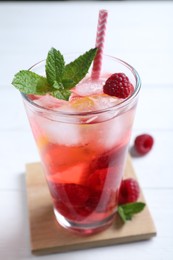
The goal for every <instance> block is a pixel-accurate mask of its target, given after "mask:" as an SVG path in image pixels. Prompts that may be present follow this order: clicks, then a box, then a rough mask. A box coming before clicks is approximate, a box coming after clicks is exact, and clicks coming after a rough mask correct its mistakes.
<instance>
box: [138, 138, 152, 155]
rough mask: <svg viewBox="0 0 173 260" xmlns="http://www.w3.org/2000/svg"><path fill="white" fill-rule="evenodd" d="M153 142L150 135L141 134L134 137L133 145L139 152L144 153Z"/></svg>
mask: <svg viewBox="0 0 173 260" xmlns="http://www.w3.org/2000/svg"><path fill="white" fill-rule="evenodd" d="M153 144H154V139H153V137H152V136H151V135H149V134H142V135H138V136H137V137H136V138H135V142H134V147H135V150H136V151H137V152H138V153H139V154H141V155H144V154H146V153H148V152H149V151H150V150H151V148H152V146H153Z"/></svg>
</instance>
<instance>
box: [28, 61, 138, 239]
mask: <svg viewBox="0 0 173 260" xmlns="http://www.w3.org/2000/svg"><path fill="white" fill-rule="evenodd" d="M105 59H108V60H109V61H110V62H109V68H108V71H109V72H110V73H109V75H110V74H111V73H112V72H115V68H116V69H117V70H118V71H121V72H125V73H126V74H127V76H128V77H129V79H130V81H131V83H132V84H133V86H134V93H133V94H132V95H131V97H129V98H127V99H126V100H125V101H124V100H122V99H119V98H116V97H110V96H108V95H105V94H103V90H102V87H103V84H104V82H105V80H106V79H107V77H108V76H107V75H106V76H105V75H103V78H100V79H99V80H98V81H92V80H90V79H89V78H88V79H85V80H83V81H82V82H81V83H79V85H78V86H77V87H75V88H74V89H73V90H72V95H71V97H70V101H62V100H57V99H55V98H53V97H50V96H49V95H47V96H42V97H41V96H32V95H30V96H28V97H27V96H24V102H25V106H26V110H27V113H28V118H29V121H30V123H31V127H32V130H33V134H34V137H35V140H36V142H37V145H38V148H39V152H40V156H41V161H42V164H43V168H44V171H45V176H46V179H47V183H48V186H49V190H50V193H51V196H52V199H53V204H54V212H55V216H56V218H57V220H58V222H59V223H60V224H61V225H63V226H65V227H66V228H68V229H71V230H76V231H78V232H81V233H84V234H89V233H93V232H96V231H98V230H101V229H103V228H105V227H106V226H107V225H109V224H110V223H111V222H112V221H113V218H114V214H115V212H116V209H117V203H118V189H119V186H120V182H121V179H122V177H123V170H124V165H125V158H126V153H127V146H128V143H129V139H130V134H131V128H132V124H133V118H134V113H135V107H136V103H137V93H138V91H139V88H140V84H139V79H138V75H137V73H136V72H135V71H134V70H132V68H131V67H130V66H129V65H127V64H125V63H123V62H122V61H120V60H118V59H115V58H111V57H106V58H105ZM106 64H108V63H107V60H106ZM111 64H112V68H111ZM38 66H39V65H38ZM36 69H37V67H36ZM103 69H104V63H103Z"/></svg>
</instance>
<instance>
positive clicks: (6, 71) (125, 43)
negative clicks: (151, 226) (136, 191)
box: [0, 1, 173, 260]
mask: <svg viewBox="0 0 173 260" xmlns="http://www.w3.org/2000/svg"><path fill="white" fill-rule="evenodd" d="M101 8H106V9H108V10H109V11H110V14H109V22H108V26H107V29H108V31H107V37H106V43H105V52H106V53H108V54H112V55H114V56H117V57H120V58H122V59H124V60H126V61H128V62H129V63H130V64H132V65H133V66H134V67H135V68H136V69H137V70H138V71H139V73H140V75H141V78H142V82H143V86H142V91H141V96H140V100H139V105H138V110H137V114H136V120H135V124H134V129H133V135H132V140H131V142H133V138H134V137H135V136H136V135H137V134H140V133H143V132H148V133H150V134H152V135H153V137H154V138H155V145H154V148H153V150H152V151H151V152H150V153H149V154H148V155H147V156H145V157H140V158H134V159H133V164H134V167H135V169H136V172H137V175H138V178H139V181H140V184H141V186H142V188H143V191H144V194H145V197H146V200H147V203H148V206H149V208H150V211H151V213H152V216H153V219H154V222H155V225H156V228H157V232H158V234H157V237H155V238H153V239H152V240H149V241H143V242H138V243H131V244H123V245H116V246H109V247H102V248H95V249H90V250H82V251H74V252H68V253H61V254H54V255H49V256H42V257H41V259H49V260H51V259H62V260H65V259H71V260H73V259H75V260H78V259H83V260H84V259H96V258H97V259H109V260H113V259H118V260H125V259H133V260H135V259H147V260H150V259H152V260H162V259H164V260H172V259H173V207H172V205H173V159H172V158H173V155H172V154H173V152H172V147H173V116H172V114H173V47H172V46H173V34H172V28H173V2H171V1H169V2H166V1H165V2H164V1H163V2H156V1H154V2H148V1H147V2H137V1H135V2H126V1H125V2H114V1H111V2H69V1H68V2H50V3H48V2H40V3H20V2H19V3H8V2H7V3H5V2H4V3H0V97H1V98H0V99H1V102H0V148H1V149H0V174H1V181H0V259H4V260H15V259H17V260H20V259H22V260H23V259H40V257H35V256H32V254H31V252H30V242H29V223H28V212H27V206H26V188H25V175H24V172H25V163H27V162H33V161H38V160H39V157H38V153H37V149H36V146H35V143H34V141H33V137H32V134H31V131H30V128H29V124H28V121H27V118H26V115H25V111H24V108H23V104H22V101H21V97H20V95H19V93H18V91H16V90H15V89H14V88H13V87H12V86H11V84H10V83H11V80H12V77H13V75H14V74H15V73H16V72H17V71H18V70H19V69H27V68H28V67H30V65H32V64H34V63H35V62H37V61H39V60H41V59H43V58H45V56H46V54H47V51H48V50H49V49H50V47H52V46H54V47H55V48H58V49H60V50H61V51H62V52H63V53H64V52H69V51H86V50H87V49H89V48H91V47H93V46H94V44H95V33H96V26H97V14H98V10H99V9H101Z"/></svg>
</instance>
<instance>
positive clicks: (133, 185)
mask: <svg viewBox="0 0 173 260" xmlns="http://www.w3.org/2000/svg"><path fill="white" fill-rule="evenodd" d="M139 194H140V188H139V184H138V182H137V181H136V180H135V179H132V178H128V179H125V180H123V181H122V182H121V185H120V189H119V198H118V204H120V205H121V204H126V203H131V202H135V201H137V199H138V198H139Z"/></svg>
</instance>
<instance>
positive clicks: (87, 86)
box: [72, 78, 105, 96]
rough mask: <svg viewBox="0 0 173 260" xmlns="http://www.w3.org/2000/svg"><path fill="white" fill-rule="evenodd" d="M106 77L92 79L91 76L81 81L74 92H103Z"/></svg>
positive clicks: (80, 93) (84, 93)
mask: <svg viewBox="0 0 173 260" xmlns="http://www.w3.org/2000/svg"><path fill="white" fill-rule="evenodd" d="M104 82H105V79H104V78H100V79H98V80H91V79H90V78H88V79H85V80H84V81H83V82H80V83H79V84H78V85H77V86H76V87H75V88H74V89H73V90H72V92H73V93H75V94H76V95H79V96H90V95H94V94H98V93H102V92H103V84H104Z"/></svg>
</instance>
